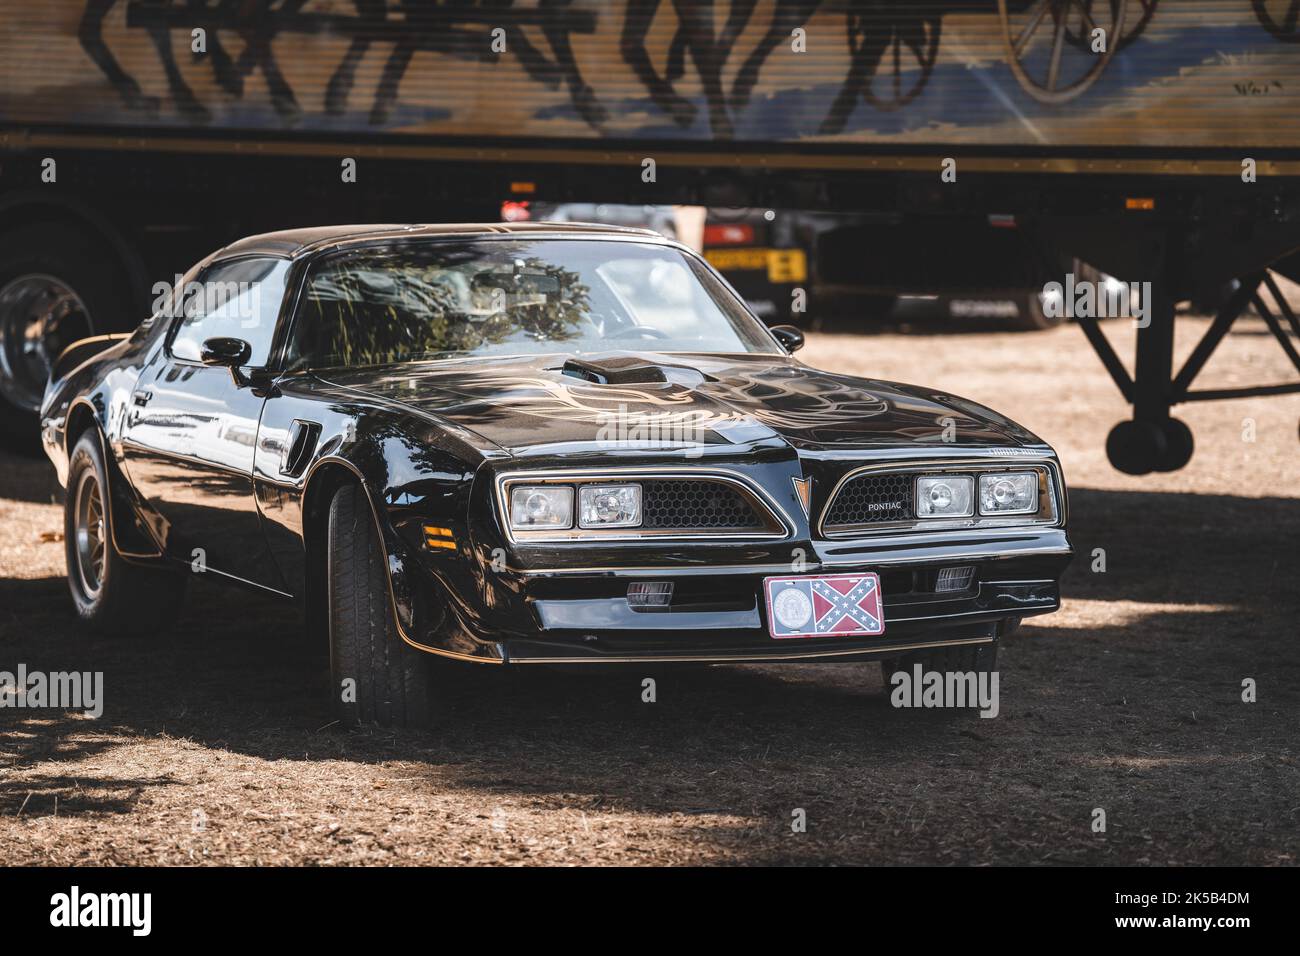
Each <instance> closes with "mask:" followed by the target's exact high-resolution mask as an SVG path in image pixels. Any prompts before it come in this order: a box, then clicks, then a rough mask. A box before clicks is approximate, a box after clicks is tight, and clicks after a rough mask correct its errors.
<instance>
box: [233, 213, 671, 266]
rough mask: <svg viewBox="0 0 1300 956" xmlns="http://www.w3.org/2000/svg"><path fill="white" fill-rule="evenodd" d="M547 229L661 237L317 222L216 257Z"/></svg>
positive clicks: (526, 226)
mask: <svg viewBox="0 0 1300 956" xmlns="http://www.w3.org/2000/svg"><path fill="white" fill-rule="evenodd" d="M539 233H545V234H547V235H556V234H561V235H577V236H587V237H590V238H601V237H609V236H625V237H627V236H641V237H644V238H647V239H663V238H664V237H663V236H661V235H660V234H659V233H657V232H655V231H654V230H653V229H636V228H632V227H629V226H608V225H604V224H602V223H588V222H491V223H472V222H462V223H442V224H432V223H376V224H371V225H353V226H313V227H309V228H304V229H285V230H281V231H279V232H264V233H262V234H261V235H257V236H248V237H247V238H244V239H239V240H236V241H235V242H232V243H231V244H230V245H228V246H226V247H224V248H223V249H221V250H220V251H219V252H217V253H216V254H215V255H214V256H213V257H212V260H213V261H215V260H218V259H229V258H232V257H234V256H252V255H266V256H278V257H283V258H290V259H292V258H296V257H298V256H301V255H305V254H307V253H311V252H317V251H320V250H321V249H329V248H337V247H339V246H344V245H349V244H352V243H357V242H371V241H375V240H381V241H382V240H384V239H427V238H438V237H449V236H472V237H475V238H500V237H510V236H526V235H530V234H539Z"/></svg>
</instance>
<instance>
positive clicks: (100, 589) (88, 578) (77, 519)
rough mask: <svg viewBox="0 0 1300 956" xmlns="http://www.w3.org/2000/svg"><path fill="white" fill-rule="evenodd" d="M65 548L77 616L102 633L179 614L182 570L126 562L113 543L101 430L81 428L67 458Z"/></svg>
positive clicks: (139, 629) (138, 628)
mask: <svg viewBox="0 0 1300 956" xmlns="http://www.w3.org/2000/svg"><path fill="white" fill-rule="evenodd" d="M67 488H68V490H67V495H66V496H65V498H64V504H63V547H64V554H65V556H66V557H67V562H68V589H69V590H70V591H71V592H72V604H73V607H74V608H75V609H76V612H77V617H78V619H79V620H80V621H81V622H82V623H83V624H85V625H87V626H88V627H90V628H92V629H93V630H95V631H98V632H100V633H103V634H113V635H126V634H156V633H157V632H159V631H161V630H165V629H166V628H167V627H169V626H170V625H171V624H172V623H173V622H174V621H175V620H176V616H177V615H178V614H179V613H180V609H181V604H182V602H183V600H184V596H185V582H186V580H187V578H186V576H185V574H184V573H182V572H178V571H171V570H167V569H164V568H152V567H145V566H142V565H136V564H129V563H127V561H126V559H125V558H123V557H122V556H121V555H120V554H119V553H118V551H117V548H116V546H115V545H114V543H113V513H112V510H111V509H110V508H109V507H107V505H108V503H109V501H110V500H111V499H110V494H111V492H110V490H109V471H108V467H107V462H105V460H104V451H103V446H102V445H101V444H100V440H99V433H98V432H96V431H95V430H94V429H91V430H89V431H87V432H85V433H84V434H83V435H82V436H81V438H80V439H79V440H78V441H77V444H76V445H75V446H74V447H73V449H72V455H71V456H70V457H69V459H68V486H67Z"/></svg>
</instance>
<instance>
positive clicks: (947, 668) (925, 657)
mask: <svg viewBox="0 0 1300 956" xmlns="http://www.w3.org/2000/svg"><path fill="white" fill-rule="evenodd" d="M997 663H998V644H997V641H994V642H993V643H991V644H959V645H957V646H955V647H936V648H933V649H932V650H920V651H912V652H910V653H908V654H904V655H902V656H901V657H895V658H891V659H889V660H883V661H881V662H880V672H881V676H882V677H883V678H884V681H885V689H886V690H888V689H889V688H890V686H891V685H890V677H892V676H893V675H894V674H895V673H896V672H898V671H911V670H912V669H913V668H914V667H915V666H916V665H917V664H920V665H921V671H922V673H925V672H927V671H939V672H940V673H946V672H956V671H960V672H961V673H967V672H969V671H974V672H975V673H976V674H978V673H981V672H983V671H994V670H996V669H997Z"/></svg>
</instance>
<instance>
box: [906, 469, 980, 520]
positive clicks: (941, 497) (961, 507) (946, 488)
mask: <svg viewBox="0 0 1300 956" xmlns="http://www.w3.org/2000/svg"><path fill="white" fill-rule="evenodd" d="M974 491H975V481H974V479H972V478H971V477H970V476H968V475H944V476H942V477H939V478H918V479H916V516H917V517H918V518H969V517H970V516H971V515H972V514H974V501H973V500H972V498H973V496H974Z"/></svg>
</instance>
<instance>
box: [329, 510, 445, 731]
mask: <svg viewBox="0 0 1300 956" xmlns="http://www.w3.org/2000/svg"><path fill="white" fill-rule="evenodd" d="M328 546H329V558H328V565H329V567H328V579H329V623H330V687H331V694H332V695H333V701H334V710H335V713H336V714H337V715H338V717H339V718H340V719H341V720H343V721H345V722H347V723H350V724H355V723H378V724H383V725H386V726H399V727H400V726H424V725H425V724H427V723H428V719H429V699H430V677H431V675H430V667H431V663H432V662H431V661H430V659H429V655H428V654H426V653H425V652H424V651H418V650H416V649H415V648H413V647H411V646H410V645H409V644H407V643H406V642H405V641H403V640H402V638H401V636H400V635H399V634H398V632H397V622H396V619H395V618H394V616H393V608H392V602H391V599H390V597H389V589H388V580H387V577H386V574H387V570H386V566H385V560H384V554H383V549H382V548H381V547H380V541H379V534H378V531H377V530H376V528H375V522H374V518H373V516H372V514H371V511H370V505H369V503H368V502H367V501H366V497H365V493H364V492H363V491H362V490H361V488H359V487H357V486H356V485H345V486H344V487H342V488H340V489H339V490H338V491H337V492H336V493H335V495H334V500H333V501H332V502H331V503H330V512H329V542H328Z"/></svg>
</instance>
